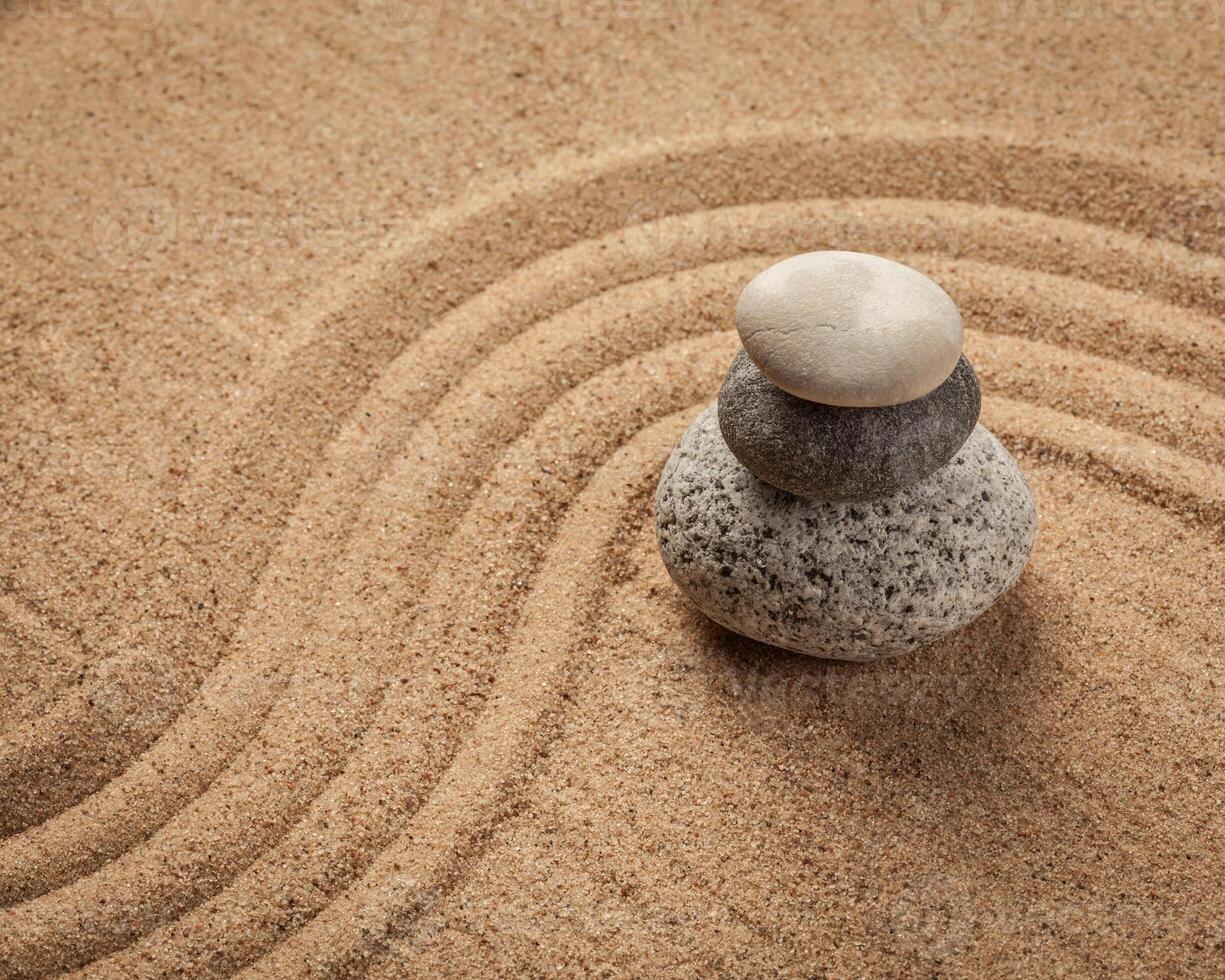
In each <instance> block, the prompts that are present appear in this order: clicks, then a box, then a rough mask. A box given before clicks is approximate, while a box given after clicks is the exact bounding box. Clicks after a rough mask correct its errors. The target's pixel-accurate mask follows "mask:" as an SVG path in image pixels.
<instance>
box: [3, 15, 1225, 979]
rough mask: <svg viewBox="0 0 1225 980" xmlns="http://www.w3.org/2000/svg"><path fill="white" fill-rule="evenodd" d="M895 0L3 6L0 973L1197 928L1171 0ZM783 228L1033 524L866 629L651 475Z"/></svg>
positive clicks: (1215, 147) (1224, 706) (1207, 920)
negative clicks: (712, 619) (884, 259)
mask: <svg viewBox="0 0 1225 980" xmlns="http://www.w3.org/2000/svg"><path fill="white" fill-rule="evenodd" d="M945 9H946V14H947V16H946V17H944V18H943V19H940V18H935V19H933V18H932V17H931V16H928V17H926V18H923V17H920V16H919V14H918V12H917V11H916V8H915V7H914V6H913V5H911V4H910V3H908V2H906V0H894V2H890V3H873V4H861V3H851V2H841V0H839V2H831V3H813V4H805V5H801V4H768V5H765V6H762V7H760V8H756V9H749V8H747V7H744V6H742V5H735V4H731V3H715V2H713V0H698V2H697V3H695V4H687V5H681V4H679V2H677V3H671V4H669V3H665V4H663V5H662V6H659V5H652V4H645V3H644V4H640V5H634V6H631V5H629V4H628V3H624V4H612V5H598V4H594V3H592V4H583V3H577V2H571V3H564V4H563V3H560V2H558V3H553V4H547V3H546V4H522V5H520V4H516V3H506V4H482V3H479V2H477V0H472V2H470V3H466V4H455V5H452V4H447V5H446V6H445V7H443V6H441V5H439V4H433V5H431V3H430V2H428V0H427V2H425V3H423V5H422V6H421V8H420V9H419V10H418V12H417V15H416V17H413V16H400V17H391V18H390V19H389V18H387V17H385V16H383V14H384V13H386V11H385V10H383V9H382V8H380V7H379V6H378V5H377V4H374V3H370V2H364V3H362V4H360V5H359V4H357V3H356V2H355V0H354V2H351V3H349V4H347V5H345V4H341V3H334V4H332V3H323V4H320V3H314V2H311V0H307V2H305V3H302V4H297V5H294V8H293V10H292V11H290V10H289V9H288V8H284V7H282V6H269V5H267V4H265V3H258V2H257V3H254V4H241V5H237V4H234V5H231V4H199V3H194V2H190V0H166V2H165V3H164V4H163V3H160V2H152V0H150V3H149V4H147V5H146V4H135V5H132V4H118V3H117V4H114V5H107V4H100V5H86V6H83V7H72V6H68V5H53V4H42V3H38V2H36V0H22V2H15V3H9V4H6V5H5V7H4V17H3V18H2V19H0V34H2V35H3V41H4V52H5V63H4V67H5V85H4V86H3V87H2V89H0V102H2V103H3V115H2V117H0V118H3V119H4V121H5V124H4V127H3V145H4V152H3V153H0V201H3V207H2V208H0V236H3V237H2V239H0V243H2V246H3V247H2V248H0V269H2V271H3V283H4V287H3V300H2V301H0V302H2V312H3V321H2V322H3V324H4V327H3V330H2V331H0V336H2V337H3V347H2V357H3V378H4V384H3V385H2V386H0V412H2V413H3V424H4V432H5V438H4V440H3V442H2V445H3V452H2V453H0V536H2V538H0V541H2V544H0V556H2V558H3V567H2V568H0V627H2V628H0V793H2V796H0V974H2V975H5V976H40V975H46V974H50V973H57V972H61V971H72V970H83V971H85V972H88V973H90V974H94V975H103V976H116V977H134V976H169V975H193V976H212V975H220V974H230V973H234V972H238V971H244V970H245V971H249V972H251V973H252V974H256V973H258V974H263V975H268V976H296V975H303V974H316V975H358V974H365V975H371V976H376V977H398V976H418V975H419V976H439V975H460V974H469V975H471V974H481V975H498V974H500V975H512V974H513V975H520V974H544V973H565V974H578V973H598V974H601V975H677V974H679V975H710V974H727V975H761V974H766V973H778V974H783V975H792V976H814V975H835V976H863V975H919V976H922V975H934V974H938V975H954V976H956V975H1018V974H1022V975H1053V974H1061V973H1062V974H1067V975H1076V976H1081V975H1107V974H1120V975H1127V974H1133V975H1158V974H1160V975H1175V974H1181V975H1187V976H1205V977H1206V976H1217V975H1219V974H1220V971H1221V966H1222V962H1223V961H1225V928H1223V926H1222V923H1223V922H1225V886H1223V885H1222V882H1223V881H1225V841H1223V830H1225V827H1223V820H1222V816H1221V814H1222V801H1223V797H1225V784H1223V779H1222V773H1223V771H1225V770H1223V767H1222V761H1223V760H1222V754H1223V751H1222V745H1225V687H1223V684H1222V679H1221V672H1220V671H1221V657H1222V651H1223V650H1225V608H1223V607H1225V599H1223V598H1222V596H1223V591H1222V581H1223V579H1225V326H1223V320H1225V178H1223V177H1222V172H1223V171H1222V166H1221V158H1222V153H1223V151H1225V144H1223V143H1222V135H1221V134H1222V133H1223V132H1225V126H1223V125H1222V123H1223V122H1225V118H1223V115H1225V113H1223V108H1222V102H1221V99H1220V97H1219V96H1220V92H1221V91H1222V90H1225V63H1223V62H1222V60H1221V58H1220V45H1221V38H1222V37H1223V36H1225V35H1223V33H1222V31H1223V30H1225V28H1223V27H1222V26H1221V23H1220V21H1221V20H1222V19H1225V10H1220V8H1219V4H1215V3H1210V2H1207V0H1205V2H1202V3H1199V4H1195V3H1191V2H1183V0H1177V2H1175V3H1174V4H1156V3H1144V2H1139V3H1134V4H1123V3H1121V2H1120V3H1109V2H1104V3H1096V4H1062V5H1058V6H1056V5H1047V4H1041V3H1018V4H995V3H979V4H978V5H977V6H976V7H973V8H971V7H969V6H967V5H965V4H964V3H960V2H955V3H952V4H949V5H947V7H946V8H945ZM409 13H410V14H411V13H412V11H411V10H410V11H409ZM1218 15H1219V16H1218ZM822 248H840V249H855V250H861V251H868V252H875V253H880V254H883V255H887V256H889V257H891V258H895V259H897V260H899V261H903V262H906V263H908V264H912V265H914V266H915V267H916V268H919V269H920V270H922V271H923V272H925V273H926V274H928V275H931V276H932V277H934V278H935V279H937V281H939V282H940V283H941V284H942V285H943V286H944V288H945V289H946V290H948V292H949V293H950V294H951V295H952V296H953V297H954V298H955V299H956V300H957V302H958V304H959V306H960V308H961V311H962V314H963V317H964V318H965V323H966V327H967V332H966V351H967V354H968V356H969V357H970V358H971V360H972V361H973V363H974V366H975V369H976V370H977V371H978V374H979V376H980V379H981V381H982V385H983V390H984V408H983V421H984V423H985V424H987V425H988V426H989V427H991V428H992V430H993V431H995V432H996V433H997V434H998V435H999V436H1000V438H1001V439H1002V440H1003V441H1004V443H1005V444H1006V445H1007V446H1008V448H1009V449H1010V450H1011V451H1012V452H1013V453H1014V454H1015V455H1016V456H1017V458H1018V460H1019V461H1020V463H1021V465H1022V467H1023V468H1024V470H1025V472H1026V473H1027V475H1028V476H1029V478H1030V481H1031V483H1032V486H1033V489H1034V492H1035V494H1036V497H1037V500H1038V506H1039V512H1040V520H1041V527H1040V532H1039V539H1038V544H1037V548H1036V551H1035V553H1034V556H1033V559H1032V561H1031V563H1030V565H1029V567H1028V568H1027V570H1026V572H1025V574H1024V576H1023V577H1022V579H1021V581H1020V583H1019V584H1018V586H1017V587H1016V589H1015V590H1014V591H1013V592H1011V593H1010V594H1009V595H1008V596H1007V597H1006V598H1005V599H1004V600H1003V601H1001V602H1000V603H999V604H997V605H996V606H995V607H994V608H993V609H992V610H991V611H990V612H989V613H988V614H987V615H986V616H985V617H984V618H983V619H981V620H980V621H978V622H977V623H975V624H973V625H972V626H970V627H968V628H967V629H965V630H963V631H960V632H958V633H956V634H954V635H953V636H951V637H949V638H947V639H946V640H945V641H942V642H941V643H939V644H938V645H936V646H935V647H932V648H930V649H928V650H925V651H922V652H920V653H917V654H915V655H913V656H910V657H908V658H905V659H901V660H898V661H893V662H889V663H884V664H877V665H870V666H861V665H853V664H829V663H824V662H820V661H815V660H808V659H805V658H800V657H796V656H793V655H788V654H784V653H781V652H777V651H772V650H770V649H768V648H766V647H763V646H760V645H756V644H753V643H750V642H748V641H744V640H740V639H738V638H736V637H734V636H731V635H729V634H727V633H726V632H723V631H721V630H719V629H718V628H716V627H714V626H712V625H711V624H709V623H708V622H706V621H705V620H703V618H702V617H701V616H700V615H699V614H697V613H696V612H695V611H694V610H693V609H692V608H691V607H690V606H688V605H687V604H686V603H685V601H684V600H683V599H682V598H681V597H680V595H679V594H678V593H677V592H676V590H675V589H674V588H673V587H672V586H671V584H670V583H669V581H668V579H667V576H666V574H665V573H664V571H663V568H662V566H661V564H660V562H659V559H658V556H657V554H656V551H655V546H654V540H653V536H652V531H651V516H650V499H651V493H652V491H653V489H654V484H655V481H656V479H657V477H658V473H659V470H660V467H661V466H662V463H663V460H664V459H665V458H666V456H667V453H668V451H669V449H670V447H671V446H672V444H673V443H674V442H675V441H676V439H677V438H678V437H679V435H680V433H681V432H682V431H683V430H684V428H685V426H686V425H687V424H688V422H689V421H690V420H691V419H692V418H693V417H694V416H695V415H696V414H697V413H698V411H699V410H700V408H701V407H702V406H703V405H705V404H707V403H708V402H709V401H710V400H711V399H712V398H713V397H714V395H715V393H716V391H717V388H718V384H719V382H720V379H721V377H722V374H723V372H724V371H725V370H726V368H727V365H728V363H729V362H730V359H731V357H732V355H733V354H734V352H735V350H736V346H737V344H736V340H735V333H734V330H733V324H732V311H733V306H734V302H735V298H736V295H737V293H738V291H739V289H740V287H741V286H742V285H743V284H744V283H745V282H746V281H747V280H748V279H749V278H751V277H752V275H754V274H755V273H756V272H757V271H758V270H760V269H762V268H764V267H765V266H766V265H768V264H769V263H770V262H772V261H775V260H777V259H778V258H781V257H783V256H786V255H789V254H793V253H796V252H801V251H805V250H810V249H822Z"/></svg>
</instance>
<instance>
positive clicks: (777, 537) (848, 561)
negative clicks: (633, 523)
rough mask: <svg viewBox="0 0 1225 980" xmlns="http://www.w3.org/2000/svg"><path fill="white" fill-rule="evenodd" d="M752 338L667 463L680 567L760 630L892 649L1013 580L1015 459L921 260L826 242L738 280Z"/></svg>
mask: <svg viewBox="0 0 1225 980" xmlns="http://www.w3.org/2000/svg"><path fill="white" fill-rule="evenodd" d="M736 327H737V330H738V331H739V334H740V338H741V341H742V342H743V344H744V350H742V351H741V352H740V353H738V354H737V355H736V357H735V359H734V360H733V361H732V365H731V369H730V370H729V371H728V374H727V377H726V379H725V380H724V382H723V386H722V389H721V390H720V392H719V399H718V403H717V405H712V406H711V407H710V408H708V409H707V410H706V411H705V412H703V413H702V414H701V415H700V416H699V417H698V419H697V421H696V422H694V424H693V425H692V426H691V427H690V428H689V430H688V431H687V432H686V433H685V435H684V436H683V438H682V439H681V441H680V444H679V445H678V446H677V447H676V449H675V450H674V451H673V453H672V455H671V457H670V458H669V460H668V462H667V464H666V465H665V467H664V471H663V476H662V478H661V480H660V484H659V489H658V492H657V494H656V501H655V506H656V529H657V532H658V537H659V547H660V553H661V554H662V556H663V560H664V564H665V565H666V566H667V569H668V572H669V574H670V575H671V576H672V578H673V580H674V581H675V582H676V584H677V585H678V586H679V587H680V588H681V590H682V591H683V592H685V594H686V595H688V596H689V597H690V598H691V599H692V600H693V601H694V602H695V603H697V605H698V606H699V607H700V608H701V609H702V611H703V612H705V613H706V614H707V615H708V616H710V617H711V618H712V619H714V620H715V621H716V622H718V623H720V624H722V625H723V626H726V627H727V628H728V629H731V630H734V631H735V632H737V633H741V634H743V635H745V636H748V637H751V638H753V639H756V640H761V641H763V642H766V643H770V644H773V645H775V646H780V647H784V648H786V649H789V650H794V651H797V652H799V653H805V654H810V655H812V656H819V657H833V658H838V659H843V660H872V659H876V658H879V657H888V656H894V655H896V654H899V653H904V652H906V651H907V650H910V649H913V648H914V647H917V646H920V645H923V644H926V643H930V642H932V641H934V640H936V639H938V638H939V637H941V636H943V635H944V634H946V633H948V632H949V631H950V630H953V629H956V628H958V627H960V626H963V625H965V624H967V623H969V622H970V621H971V620H973V619H975V618H976V617H978V616H980V615H981V614H982V613H983V612H985V611H986V609H987V608H988V607H989V606H990V605H991V604H992V603H993V602H995V600H996V599H998V598H999V597H1000V596H1001V595H1002V594H1003V593H1004V592H1006V591H1007V590H1008V589H1009V588H1010V587H1011V586H1012V584H1013V583H1014V582H1015V581H1016V579H1017V577H1018V576H1019V575H1020V574H1021V570H1022V568H1023V567H1024V565H1025V562H1026V560H1027V559H1028V557H1029V553H1030V550H1031V549H1032V547H1033V542H1034V536H1035V533H1036V530H1037V515H1036V512H1035V508H1034V501H1033V496H1032V494H1031V493H1030V490H1029V486H1028V485H1027V484H1026V482H1025V478H1024V476H1022V474H1021V471H1020V469H1019V468H1018V467H1017V464H1016V461H1015V460H1013V458H1012V457H1011V456H1010V455H1009V454H1008V452H1007V450H1005V449H1004V447H1003V446H1001V445H1000V443H999V441H998V440H997V439H996V438H995V437H994V436H993V435H992V434H991V433H990V432H988V431H987V430H986V429H985V428H983V427H982V426H981V425H978V424H977V421H978V414H979V408H980V403H981V396H980V391H979V385H978V379H977V377H976V376H975V374H974V369H973V368H972V367H971V366H970V363H969V361H967V360H966V359H965V357H964V356H962V324H961V317H960V315H959V314H958V312H957V307H956V305H955V304H954V303H953V301H952V300H951V299H950V298H949V296H948V294H947V293H945V292H944V290H943V289H941V288H940V287H939V286H938V285H937V284H936V283H934V282H932V280H930V279H928V278H927V277H926V276H924V275H922V274H921V273H919V272H916V271H915V270H914V269H910V268H908V267H906V266H904V265H900V264H898V263H896V262H892V261H889V260H888V259H883V258H879V257H877V256H872V255H865V254H861V253H857V252H812V253H808V254H806V255H797V256H795V257H793V258H790V259H786V260H785V261H782V262H779V263H777V264H776V265H773V266H771V267H770V268H768V269H766V270H765V271H764V272H762V273H761V274H760V275H758V276H757V277H756V278H755V279H753V280H752V282H750V283H749V284H748V285H747V286H746V287H745V289H744V291H743V292H742V293H741V296H740V299H739V302H738V303H737V305H736Z"/></svg>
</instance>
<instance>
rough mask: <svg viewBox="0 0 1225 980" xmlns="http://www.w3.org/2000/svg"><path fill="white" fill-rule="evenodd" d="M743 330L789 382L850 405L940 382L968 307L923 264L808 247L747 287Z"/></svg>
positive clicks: (768, 372) (761, 363) (773, 375)
mask: <svg viewBox="0 0 1225 980" xmlns="http://www.w3.org/2000/svg"><path fill="white" fill-rule="evenodd" d="M736 329H737V330H738V331H739V332H740V339H741V341H742V342H743V344H744V349H745V350H746V351H748V354H749V357H751V358H752V359H753V362H754V363H755V364H756V365H757V366H758V367H759V368H761V371H762V373H763V374H764V375H765V376H766V377H767V378H769V379H770V380H771V381H773V382H774V383H775V384H776V385H778V386H779V387H780V388H782V389H783V390H784V391H788V392H790V393H791V394H793V395H795V396H797V397H799V398H806V399H808V400H809V401H814V402H821V403H822V404H825V405H843V406H846V407H851V408H878V407H881V406H884V405H899V404H901V403H902V402H908V401H911V400H912V399H915V398H919V397H920V396H922V395H926V394H927V393H928V392H929V391H932V390H934V389H935V388H937V387H939V385H940V384H941V383H942V382H943V381H944V379H945V378H947V377H948V376H949V375H950V374H951V373H952V371H953V368H954V367H956V365H957V359H958V358H959V357H960V356H961V343H962V325H961V314H959V313H958V312H957V306H956V304H954V303H953V301H952V299H950V298H949V295H948V293H946V292H945V291H944V290H943V289H941V288H940V287H939V286H938V285H937V284H936V283H934V282H932V280H930V279H928V278H927V276H925V275H923V274H922V273H921V272H917V271H915V270H914V269H912V268H910V267H909V266H905V265H902V264H901V263H899V262H893V261H891V260H889V259H883V258H881V257H880V256H878V255H867V254H865V253H863V252H807V253H805V254H804V255H796V256H793V257H792V258H789V259H784V260H783V261H782V262H778V263H776V264H774V265H772V266H770V268H768V269H766V270H765V271H764V272H762V273H761V274H759V275H758V276H757V277H756V278H755V279H753V281H752V282H750V283H749V284H748V285H747V286H745V287H744V291H743V292H742V293H741V294H740V299H739V301H738V302H737V303H736Z"/></svg>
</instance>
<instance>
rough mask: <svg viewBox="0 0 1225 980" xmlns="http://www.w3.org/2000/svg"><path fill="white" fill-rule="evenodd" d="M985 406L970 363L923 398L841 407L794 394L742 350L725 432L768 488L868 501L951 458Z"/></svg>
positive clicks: (726, 398) (725, 408) (727, 396)
mask: <svg viewBox="0 0 1225 980" xmlns="http://www.w3.org/2000/svg"><path fill="white" fill-rule="evenodd" d="M981 404H982V396H981V393H980V391H979V387H978V378H977V377H975V375H974V369H973V368H972V367H970V362H969V361H967V360H966V359H965V358H964V357H963V358H961V359H960V360H959V361H958V362H957V366H956V367H955V368H954V369H953V373H952V374H950V375H949V376H948V378H946V379H945V381H944V383H943V384H941V385H940V386H939V387H938V388H936V389H935V390H934V391H931V392H928V393H927V394H926V395H923V396H922V397H921V398H916V399H914V400H912V401H908V402H902V404H900V405H889V406H887V407H884V408H840V407H837V406H834V405H819V404H817V403H816V402H810V401H805V400H804V399H803V398H796V397H795V396H794V395H789V394H788V393H787V392H785V391H783V389H782V388H779V387H778V386H777V385H775V384H774V383H773V382H771V381H770V379H769V378H767V377H766V376H765V375H764V374H762V372H761V369H760V368H759V367H758V366H757V365H756V364H754V363H753V361H752V360H751V359H750V358H749V355H748V354H746V353H745V352H744V351H741V352H740V353H739V354H737V355H736V357H735V359H734V360H733V361H732V367H731V370H730V371H728V372H727V378H726V379H725V380H724V382H723V387H722V389H721V390H720V391H719V428H720V429H721V431H722V432H723V438H724V440H725V441H726V442H727V445H728V448H729V449H731V451H732V452H733V453H734V454H735V456H736V458H737V459H738V460H740V462H742V463H743V464H744V465H745V466H747V467H748V468H749V469H750V470H752V471H753V472H754V473H755V474H757V476H759V477H761V479H763V480H765V481H766V482H767V483H770V484H773V485H774V486H776V487H781V488H782V489H784V490H790V491H791V492H792V493H798V494H802V495H803V496H806V497H814V498H816V499H817V500H869V499H871V498H873V497H881V496H884V495H885V494H890V493H895V492H896V491H898V490H900V489H901V488H902V487H907V486H910V485H911V484H912V483H918V482H919V481H920V480H922V479H923V478H924V477H925V476H927V475H928V474H929V473H932V472H934V471H935V470H937V469H939V468H940V467H941V466H943V465H944V464H945V463H947V462H948V461H949V460H950V459H952V458H953V455H954V454H955V453H956V452H957V450H958V449H960V448H961V446H962V444H963V443H964V442H965V441H966V439H968V438H969V436H970V433H971V432H973V431H974V424H975V423H976V422H977V421H978V412H979V408H980V407H981Z"/></svg>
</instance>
